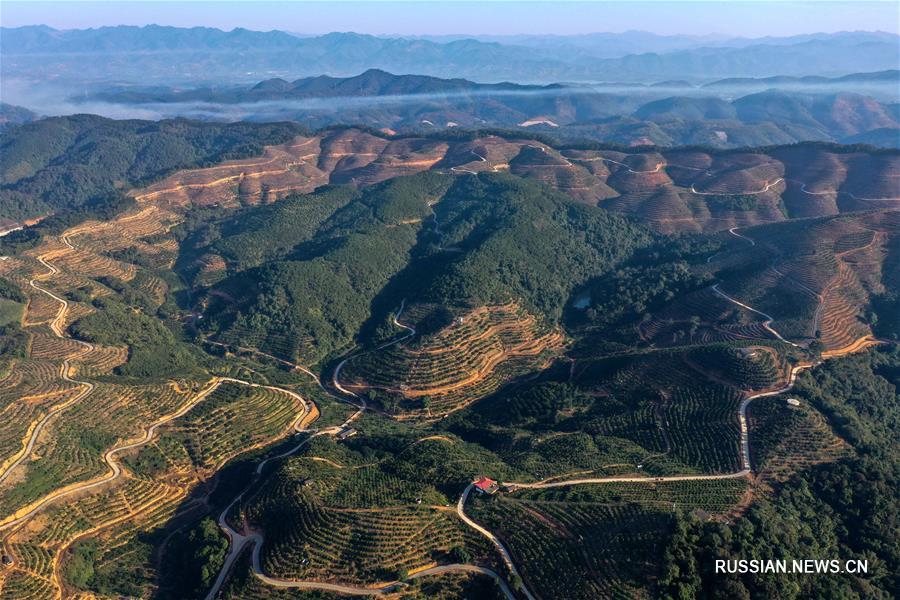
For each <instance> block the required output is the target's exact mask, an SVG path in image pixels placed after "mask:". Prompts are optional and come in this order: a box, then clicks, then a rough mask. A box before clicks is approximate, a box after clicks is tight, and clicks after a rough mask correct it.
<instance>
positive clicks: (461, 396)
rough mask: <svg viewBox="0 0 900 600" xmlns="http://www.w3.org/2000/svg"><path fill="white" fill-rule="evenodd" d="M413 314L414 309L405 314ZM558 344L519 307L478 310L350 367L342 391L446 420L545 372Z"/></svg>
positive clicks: (408, 414) (404, 412)
mask: <svg viewBox="0 0 900 600" xmlns="http://www.w3.org/2000/svg"><path fill="white" fill-rule="evenodd" d="M416 313H417V309H416V308H415V307H412V308H411V309H410V311H409V312H408V313H407V314H408V315H412V316H413V318H415V315H416ZM562 344H563V337H562V335H561V333H560V332H558V331H548V332H542V331H541V329H540V327H539V326H538V324H537V323H536V320H535V318H534V317H533V316H532V315H529V314H528V313H527V312H525V311H524V310H522V309H521V308H520V307H518V306H515V305H502V306H487V307H481V308H477V309H474V310H471V311H466V312H460V313H459V315H458V316H455V317H453V320H452V324H450V325H448V326H446V327H444V328H442V329H441V330H439V331H437V332H435V333H433V334H430V335H427V336H422V337H419V338H417V339H416V340H415V341H414V342H410V343H400V344H395V345H392V346H390V347H387V348H385V349H384V350H383V351H380V352H371V353H367V354H364V355H362V356H360V357H359V358H356V359H354V360H352V361H351V362H350V363H349V364H348V365H347V367H346V368H345V369H344V371H343V372H342V376H343V379H342V385H343V386H345V387H347V388H348V389H351V390H354V391H355V392H357V393H365V392H366V391H367V390H375V391H377V393H378V394H379V395H380V394H384V395H387V396H390V395H393V396H397V397H399V398H401V400H400V407H401V414H402V415H403V416H404V417H411V416H429V417H430V416H436V415H442V414H443V415H446V414H449V413H451V412H454V411H456V410H459V409H461V408H464V407H465V406H466V405H467V404H469V403H471V402H472V401H474V400H477V399H479V398H481V397H484V396H486V395H487V394H489V393H490V392H491V391H493V390H495V389H497V388H498V387H499V386H500V385H501V383H502V382H503V380H504V379H506V378H508V377H509V376H510V374H512V373H515V372H523V371H525V370H528V369H529V368H531V369H534V368H539V367H540V366H541V365H542V364H546V362H547V360H548V358H550V357H552V356H553V355H554V354H555V353H558V352H559V350H560V349H561V347H562ZM504 367H505V368H504ZM404 409H405V410H404Z"/></svg>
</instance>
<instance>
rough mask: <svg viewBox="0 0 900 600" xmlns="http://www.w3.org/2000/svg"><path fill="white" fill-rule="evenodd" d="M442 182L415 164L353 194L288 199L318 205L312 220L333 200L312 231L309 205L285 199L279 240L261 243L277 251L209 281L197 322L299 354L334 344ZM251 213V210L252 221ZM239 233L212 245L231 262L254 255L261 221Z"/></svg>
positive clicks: (398, 262) (406, 250)
mask: <svg viewBox="0 0 900 600" xmlns="http://www.w3.org/2000/svg"><path fill="white" fill-rule="evenodd" d="M450 182H451V179H450V178H448V177H446V176H441V175H438V174H436V173H423V174H420V175H415V176H412V177H408V178H398V179H395V180H391V181H389V182H386V183H385V184H381V185H378V186H374V187H372V188H369V189H367V190H365V191H364V192H363V193H362V194H356V193H353V192H351V191H348V190H334V191H331V192H323V193H321V194H313V195H311V196H308V197H306V198H304V199H303V200H298V201H297V203H298V204H300V203H301V202H303V201H305V202H306V203H308V204H310V205H313V206H317V207H318V208H317V209H316V210H318V211H319V218H320V219H321V217H323V216H325V214H327V212H328V210H330V209H334V208H336V207H338V206H341V208H339V209H338V210H337V211H335V212H333V213H332V214H331V215H330V217H328V218H327V219H325V220H324V222H322V224H321V225H320V226H319V227H318V229H317V230H315V231H313V229H314V227H315V221H314V220H309V219H310V217H311V216H312V215H310V214H308V213H309V212H310V211H306V210H302V211H299V212H297V211H294V212H295V214H293V215H289V211H292V210H293V209H294V207H293V206H291V205H288V206H286V207H285V210H284V211H279V214H280V215H282V216H285V217H287V218H288V219H289V220H286V221H285V224H284V225H283V226H282V227H279V228H276V233H277V234H279V237H277V238H276V239H277V240H278V242H277V243H276V244H273V245H272V247H271V250H270V252H272V253H274V254H275V255H278V254H284V258H283V259H282V260H274V261H270V262H267V263H265V264H264V265H262V266H259V267H255V268H252V269H249V270H247V271H243V272H241V273H239V274H236V275H234V276H232V277H230V278H228V279H226V280H224V281H222V282H221V283H220V284H218V285H217V286H216V287H215V290H214V291H215V292H216V294H215V295H213V296H211V298H212V300H213V303H212V305H211V308H210V310H209V311H208V317H209V318H208V319H207V320H206V322H205V328H206V329H207V330H211V331H217V332H220V336H221V339H223V340H226V341H233V342H239V341H240V342H241V343H242V344H243V345H256V346H258V347H259V348H260V349H264V350H266V351H269V352H273V353H276V354H279V355H282V356H286V357H289V358H292V359H296V358H299V359H301V360H302V361H305V362H307V363H314V362H316V361H318V360H320V359H321V358H323V357H324V356H327V355H328V354H330V353H332V352H335V351H337V350H339V349H341V348H342V347H344V346H346V344H348V343H349V342H350V341H351V340H352V339H353V338H354V336H355V334H356V332H357V331H358V330H359V328H360V327H361V326H362V325H363V323H364V322H365V321H366V320H367V319H369V318H370V316H371V303H372V301H373V300H374V299H375V297H376V296H377V295H378V294H379V293H380V292H381V291H382V289H383V288H384V287H385V285H387V283H388V282H389V281H390V279H391V278H392V277H393V276H395V275H396V274H397V273H398V272H399V271H400V270H401V269H403V268H404V267H405V266H406V265H407V264H408V263H409V260H410V258H411V252H412V250H413V248H414V247H415V245H416V243H417V241H418V238H419V232H420V230H421V227H422V222H423V220H424V219H426V218H427V217H428V215H429V212H430V208H429V207H428V201H429V199H431V198H435V197H440V195H441V194H442V193H443V192H444V190H446V187H447V186H448V185H449V184H450ZM351 199H352V200H351ZM348 201H349V203H348ZM323 209H324V210H323ZM259 210H262V211H268V210H270V209H268V208H262V209H259ZM255 219H256V217H251V218H250V222H251V224H252V223H253V222H255ZM227 228H228V225H227V224H226V225H225V230H226V231H227ZM311 233H315V236H314V239H312V240H310V237H311V236H310V234H311ZM247 235H248V239H245V240H244V242H243V243H234V241H235V238H229V237H225V238H222V240H220V241H219V242H217V243H216V244H215V246H216V247H222V248H225V249H228V250H229V251H230V252H232V254H231V256H230V257H231V258H232V261H233V262H234V263H236V264H237V265H245V264H251V263H252V262H253V261H256V260H258V258H257V256H256V255H255V252H256V250H255V248H256V247H257V246H256V244H254V243H253V241H252V240H253V238H254V237H256V239H260V238H264V237H265V236H266V235H267V233H266V230H264V229H260V230H258V233H256V234H254V231H253V229H252V225H251V229H250V231H249V232H248V234H247ZM304 242H308V243H304ZM399 301H400V299H397V302H399Z"/></svg>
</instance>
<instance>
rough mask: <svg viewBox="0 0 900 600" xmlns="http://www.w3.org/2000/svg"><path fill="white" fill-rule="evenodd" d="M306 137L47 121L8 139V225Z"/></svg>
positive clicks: (77, 118)
mask: <svg viewBox="0 0 900 600" xmlns="http://www.w3.org/2000/svg"><path fill="white" fill-rule="evenodd" d="M302 131H303V128H302V127H300V126H299V125H296V124H292V123H278V124H253V123H233V124H221V123H199V122H192V121H186V120H181V119H177V120H172V121H159V122H153V121H136V120H131V121H116V120H111V119H104V118H102V117H97V116H93V115H73V116H68V117H56V118H49V119H42V120H39V121H36V122H34V123H29V124H26V125H23V126H21V127H17V128H13V129H11V130H9V131H7V132H4V134H3V137H2V139H0V182H2V187H0V218H6V219H14V220H20V219H29V218H34V217H42V216H47V215H51V214H56V213H62V212H69V211H78V210H91V209H92V208H97V207H102V206H104V205H107V204H109V203H110V199H111V198H117V197H118V196H119V195H120V194H121V193H123V192H126V191H128V190H130V189H132V188H134V187H139V186H141V185H146V184H147V183H150V182H152V181H154V180H156V179H160V178H162V177H164V176H165V175H168V174H169V173H171V172H173V171H175V170H178V169H184V168H189V167H203V166H208V165H212V164H215V163H218V162H221V161H223V160H226V159H229V158H239V157H245V156H254V155H258V154H260V153H261V152H262V150H263V147H264V146H267V145H272V144H279V143H283V142H285V141H287V140H289V139H291V138H292V137H294V136H296V135H298V134H299V133H301V132H302Z"/></svg>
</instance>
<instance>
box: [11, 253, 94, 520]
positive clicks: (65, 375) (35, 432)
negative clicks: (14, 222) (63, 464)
mask: <svg viewBox="0 0 900 600" xmlns="http://www.w3.org/2000/svg"><path fill="white" fill-rule="evenodd" d="M62 241H63V243H65V245H66V246H68V247H69V248H71V249H73V250H74V249H75V248H74V247H73V246H72V244H71V243H69V240H68V239H67V238H66V237H65V236H63V237H62ZM37 260H38V262H40V263H41V264H42V265H43V266H44V267H45V268H46V269H47V273H44V274H43V275H41V276H39V277H34V278H33V279H31V281H29V282H28V284H29V285H30V286H31V287H32V288H34V289H36V290H38V291H39V292H42V293H43V294H46V295H47V296H49V297H50V298H52V299H53V300H55V301H56V302H59V305H60V306H59V311H58V312H57V313H56V316H55V317H54V318H53V320H52V321H51V322H50V330H51V331H52V332H53V334H54V335H55V336H56V337H58V338H64V337H65V336H64V335H63V326H64V324H65V319H66V314H67V313H68V311H69V303H68V302H67V301H66V300H65V299H63V298H60V297H59V296H57V295H56V294H54V293H53V292H51V291H50V290H47V289H44V288H42V287H41V286H39V285H38V284H37V283H36V282H37V280H38V279H44V278H47V277H53V276H54V275H56V274H57V273H59V269H57V268H56V267H54V266H53V265H51V264H50V263H48V262H47V261H46V260H45V259H44V257H43V256H38V257H37ZM69 339H71V338H69ZM72 341H74V342H76V343H78V344H79V345H81V347H82V348H84V350H83V352H81V353H80V354H86V353H88V352H91V351H93V350H94V346H93V344H90V343H88V342H83V341H81V340H72ZM69 360H71V357H66V358H65V359H63V362H62V365H60V377H61V378H62V379H63V380H64V381H67V382H69V383H74V384H75V385H79V386H82V390H81V391H80V392H79V393H78V394H76V395H75V396H73V397H72V398H70V399H69V400H66V401H65V402H63V403H61V404H57V405H56V406H53V407H52V408H51V409H50V410H48V411H47V414H46V415H44V416H43V418H41V419H40V420H39V421H38V422H37V424H35V425H34V426H33V428H32V429H31V433H30V435H29V436H28V439H27V440H26V441H25V443H24V444H23V446H22V449H21V450H19V452H17V453H16V454H15V455H14V456H13V457H11V458H10V459H8V460H7V461H6V463H4V465H3V467H2V472H0V483H2V482H3V481H5V480H6V478H7V477H9V475H10V474H11V473H12V472H13V471H14V470H15V469H16V468H17V467H18V466H19V465H21V464H22V463H23V462H24V461H25V460H26V459H27V458H28V456H30V455H31V453H32V451H33V450H34V446H35V444H36V443H37V440H38V438H39V437H40V435H41V432H42V431H43V430H44V427H46V425H47V423H49V422H50V420H51V419H52V418H53V417H55V416H56V415H58V414H60V413H61V412H63V411H65V410H66V409H68V408H70V407H72V406H74V405H75V404H76V403H77V402H79V401H81V400H83V399H84V398H85V397H87V396H88V395H89V394H90V393H91V392H93V391H94V387H95V386H94V384H93V383H91V382H89V381H80V380H78V379H73V378H72V377H70V376H69V371H70V369H71V365H70V364H69ZM0 530H2V528H0Z"/></svg>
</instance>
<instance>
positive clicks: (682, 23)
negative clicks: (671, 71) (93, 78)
mask: <svg viewBox="0 0 900 600" xmlns="http://www.w3.org/2000/svg"><path fill="white" fill-rule="evenodd" d="M151 23H156V24H160V25H174V26H179V27H192V26H198V25H199V26H207V27H216V28H219V29H226V30H228V29H233V28H235V27H245V28H247V29H254V30H270V29H281V30H285V31H293V32H297V33H310V34H321V33H327V32H331V31H356V32H359V33H372V34H401V35H428V34H431V35H439V34H460V33H462V34H471V35H475V34H492V35H503V34H518V33H530V34H578V33H592V32H621V31H626V30H643V31H651V32H653V33H659V34H676V33H685V34H699V35H702V34H709V33H720V34H726V35H733V36H746V37H760V36H766V35H772V36H784V35H794V34H801V33H815V32H834V31H852V30H867V31H874V30H881V31H890V32H892V33H900V2H897V1H895V0H885V1H872V2H870V1H862V2H841V1H824V2H822V1H820V2H791V1H777V0H773V1H750V2H743V1H741V2H729V1H697V2H681V1H650V2H647V1H619V2H583V1H582V2H527V1H526V2H522V1H515V0H495V1H485V0H479V1H471V2H469V1H456V2H444V1H438V2H421V1H419V2H413V1H399V2H356V1H353V2H350V1H340V0H336V1H331V2H323V1H318V2H304V1H294V2H270V1H265V0H260V1H252V0H249V1H248V0H244V1H231V2H222V1H191V2H183V1H169V2H167V1H158V2H145V1H137V2H123V1H99V2H97V1H93V2H83V1H78V0H74V1H54V2H43V1H23V0H2V1H0V24H2V25H3V26H6V27H16V26H20V25H35V24H45V25H50V26H51V27H55V28H57V29H73V28H87V27H98V26H102V25H147V24H151Z"/></svg>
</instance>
